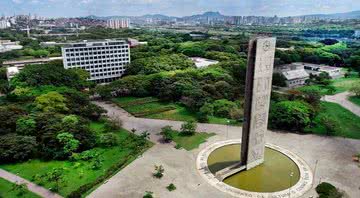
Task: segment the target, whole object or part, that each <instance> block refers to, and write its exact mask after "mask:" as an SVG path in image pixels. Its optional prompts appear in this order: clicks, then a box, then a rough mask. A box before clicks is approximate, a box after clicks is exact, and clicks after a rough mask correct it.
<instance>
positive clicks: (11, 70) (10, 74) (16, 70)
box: [6, 67, 20, 81]
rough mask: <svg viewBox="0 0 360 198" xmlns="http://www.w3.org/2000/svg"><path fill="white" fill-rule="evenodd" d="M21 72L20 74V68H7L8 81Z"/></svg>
mask: <svg viewBox="0 0 360 198" xmlns="http://www.w3.org/2000/svg"><path fill="white" fill-rule="evenodd" d="M19 72H20V70H19V68H18V67H8V68H6V76H7V79H8V80H9V81H10V80H11V79H12V78H13V77H14V76H15V75H16V74H18V73H19Z"/></svg>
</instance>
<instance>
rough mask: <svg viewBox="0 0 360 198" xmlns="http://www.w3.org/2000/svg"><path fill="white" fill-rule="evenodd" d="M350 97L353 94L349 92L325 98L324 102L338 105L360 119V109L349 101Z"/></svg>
mask: <svg viewBox="0 0 360 198" xmlns="http://www.w3.org/2000/svg"><path fill="white" fill-rule="evenodd" d="M350 95H351V94H350V93H349V92H343V93H339V94H335V95H332V96H328V95H327V96H324V97H323V98H322V100H323V101H326V102H333V103H337V104H339V105H341V106H342V107H344V108H345V109H347V110H349V111H351V112H353V113H354V114H355V115H357V116H359V117H360V107H359V106H358V105H356V104H354V103H352V102H350V101H349V100H348V97H349V96H350Z"/></svg>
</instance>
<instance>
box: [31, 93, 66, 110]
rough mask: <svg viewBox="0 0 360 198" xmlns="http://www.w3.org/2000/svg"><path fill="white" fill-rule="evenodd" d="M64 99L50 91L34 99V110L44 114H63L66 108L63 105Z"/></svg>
mask: <svg viewBox="0 0 360 198" xmlns="http://www.w3.org/2000/svg"><path fill="white" fill-rule="evenodd" d="M65 102H66V99H65V98H64V96H62V95H61V94H59V93H58V92H55V91H52V92H49V93H47V94H43V95H40V96H38V97H37V98H36V99H35V104H36V108H38V109H40V110H42V111H44V112H50V111H52V112H64V111H67V110H68V108H67V107H66V105H65Z"/></svg>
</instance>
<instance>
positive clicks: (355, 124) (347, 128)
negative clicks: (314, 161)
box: [306, 102, 360, 139]
mask: <svg viewBox="0 0 360 198" xmlns="http://www.w3.org/2000/svg"><path fill="white" fill-rule="evenodd" d="M321 108H322V109H321V112H320V114H319V115H318V116H317V117H316V118H315V119H314V122H315V125H314V126H313V127H311V128H308V129H306V131H307V132H311V133H315V134H319V135H326V130H325V128H324V126H323V125H322V124H321V122H320V118H321V117H322V116H325V117H328V118H330V119H332V120H335V121H337V123H338V127H337V129H336V130H335V133H334V135H335V136H341V137H346V138H353V139H360V117H359V116H357V115H355V114H353V113H352V112H350V111H349V110H347V109H345V108H343V107H341V106H340V105H338V104H336V103H331V102H322V103H321Z"/></svg>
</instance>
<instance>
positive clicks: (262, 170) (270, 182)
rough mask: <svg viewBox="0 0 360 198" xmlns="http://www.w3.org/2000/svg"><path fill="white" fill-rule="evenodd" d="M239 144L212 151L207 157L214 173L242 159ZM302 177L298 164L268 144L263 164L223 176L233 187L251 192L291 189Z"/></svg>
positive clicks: (209, 166)
mask: <svg viewBox="0 0 360 198" xmlns="http://www.w3.org/2000/svg"><path fill="white" fill-rule="evenodd" d="M240 147H241V145H240V144H229V145H224V146H222V147H219V148H217V149H215V150H214V151H212V152H211V153H210V155H209V157H208V158H207V165H208V168H209V170H210V171H211V173H213V174H215V173H216V172H217V171H219V170H221V169H223V168H225V167H228V166H230V165H232V164H235V163H238V162H239V161H240ZM299 179H300V171H299V168H298V166H297V165H296V163H295V162H294V161H293V160H291V159H290V158H289V157H287V156H286V155H284V154H283V153H281V152H279V151H277V150H274V149H271V148H268V147H266V149H265V159H264V163H263V164H261V165H259V166H257V167H255V168H253V169H250V170H247V171H241V172H239V173H237V174H234V175H232V176H230V177H227V178H225V179H224V181H223V182H224V183H225V184H228V185H230V186H232V187H235V188H238V189H242V190H245V191H250V192H260V193H268V192H278V191H283V190H285V189H289V188H290V187H291V186H294V185H295V184H296V183H297V182H298V181H299Z"/></svg>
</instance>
